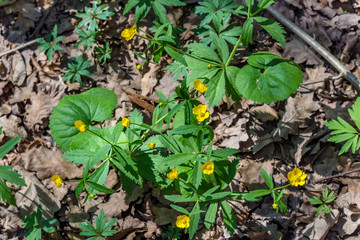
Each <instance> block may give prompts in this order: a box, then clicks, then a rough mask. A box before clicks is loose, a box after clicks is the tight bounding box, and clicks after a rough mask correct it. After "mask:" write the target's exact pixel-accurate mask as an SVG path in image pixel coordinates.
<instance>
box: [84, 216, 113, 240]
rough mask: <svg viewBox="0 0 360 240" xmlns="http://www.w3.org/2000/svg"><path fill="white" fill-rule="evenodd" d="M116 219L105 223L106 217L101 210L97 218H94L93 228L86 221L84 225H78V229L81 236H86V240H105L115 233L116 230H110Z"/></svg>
mask: <svg viewBox="0 0 360 240" xmlns="http://www.w3.org/2000/svg"><path fill="white" fill-rule="evenodd" d="M115 222H116V218H112V219H110V220H109V221H108V222H106V216H105V215H104V210H103V209H101V211H100V213H99V215H98V216H95V227H94V226H93V225H92V224H91V222H89V221H88V220H86V222H85V223H80V224H79V226H80V229H81V230H82V232H81V233H80V235H81V236H86V237H89V238H86V239H87V240H105V239H106V237H109V236H112V235H114V234H115V233H117V231H116V230H110V229H111V228H112V226H114V224H115Z"/></svg>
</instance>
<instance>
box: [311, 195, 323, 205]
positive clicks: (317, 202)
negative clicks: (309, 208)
mask: <svg viewBox="0 0 360 240" xmlns="http://www.w3.org/2000/svg"><path fill="white" fill-rule="evenodd" d="M309 202H310V203H311V204H313V205H317V204H322V203H323V202H322V201H321V200H320V199H319V198H317V197H315V196H313V197H312V198H309Z"/></svg>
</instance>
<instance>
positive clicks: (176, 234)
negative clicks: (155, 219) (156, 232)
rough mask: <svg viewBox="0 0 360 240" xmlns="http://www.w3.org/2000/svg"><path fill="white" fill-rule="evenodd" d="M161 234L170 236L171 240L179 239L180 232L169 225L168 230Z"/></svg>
mask: <svg viewBox="0 0 360 240" xmlns="http://www.w3.org/2000/svg"><path fill="white" fill-rule="evenodd" d="M163 236H164V237H167V238H170V239H172V240H180V239H181V232H180V229H179V228H174V227H173V226H169V228H168V230H167V231H166V232H164V233H163Z"/></svg>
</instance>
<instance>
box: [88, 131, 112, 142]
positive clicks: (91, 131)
mask: <svg viewBox="0 0 360 240" xmlns="http://www.w3.org/2000/svg"><path fill="white" fill-rule="evenodd" d="M86 131H89V132H91V133H92V134H94V135H96V136H98V137H99V138H101V139H102V140H104V141H105V142H107V143H108V144H110V145H111V146H114V144H113V143H111V142H109V141H108V140H107V139H105V138H103V137H102V136H100V135H99V134H97V133H96V132H93V131H91V130H89V129H87V130H86Z"/></svg>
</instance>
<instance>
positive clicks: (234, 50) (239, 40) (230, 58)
mask: <svg viewBox="0 0 360 240" xmlns="http://www.w3.org/2000/svg"><path fill="white" fill-rule="evenodd" d="M241 42H242V36H240V37H239V39H238V41H237V42H236V44H235V46H234V48H233V50H232V52H231V54H230V56H229V58H228V60H227V61H226V63H225V68H226V67H227V66H229V65H230V62H231V60H232V58H233V57H234V55H235V52H236V50H237V49H238V47H239V45H240V43H241Z"/></svg>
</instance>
